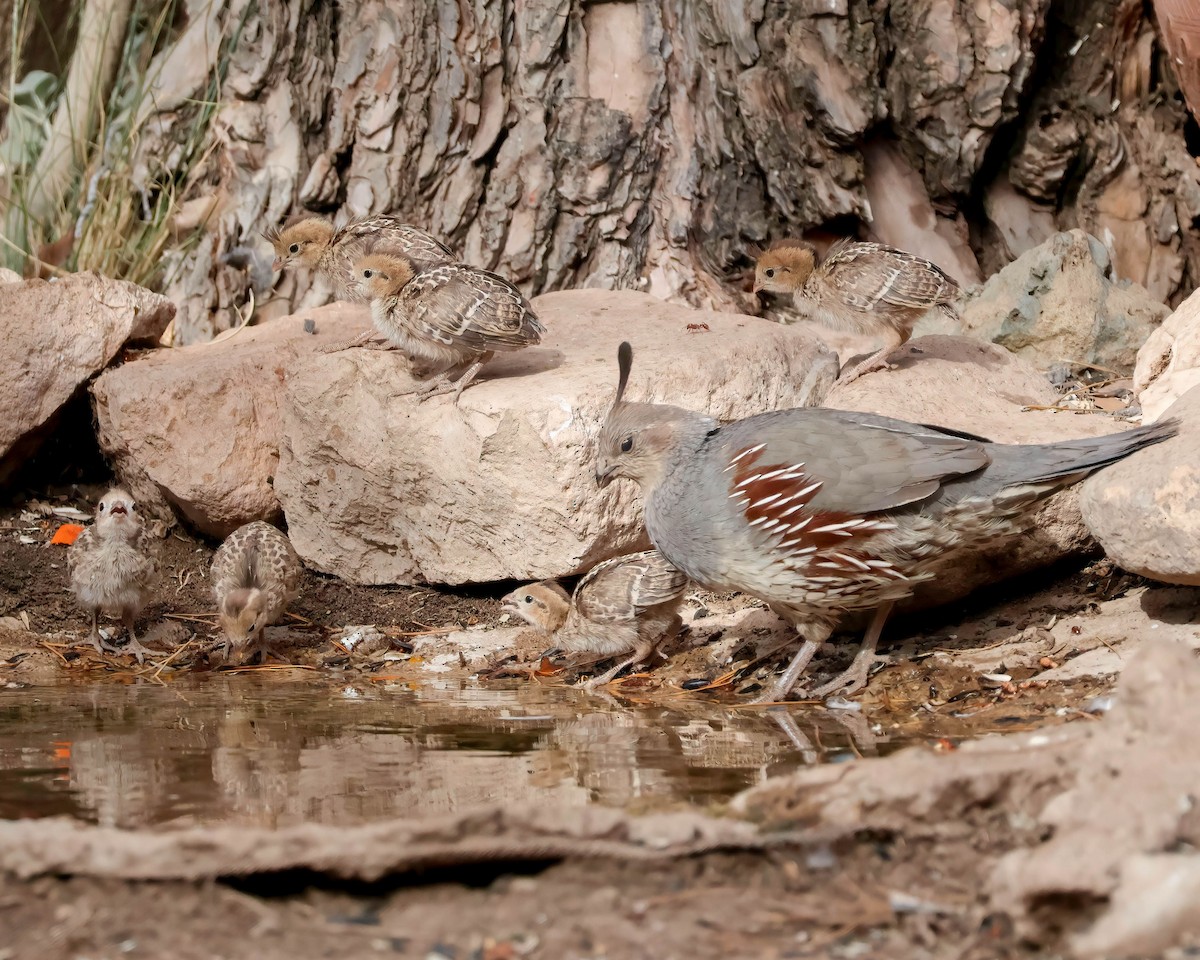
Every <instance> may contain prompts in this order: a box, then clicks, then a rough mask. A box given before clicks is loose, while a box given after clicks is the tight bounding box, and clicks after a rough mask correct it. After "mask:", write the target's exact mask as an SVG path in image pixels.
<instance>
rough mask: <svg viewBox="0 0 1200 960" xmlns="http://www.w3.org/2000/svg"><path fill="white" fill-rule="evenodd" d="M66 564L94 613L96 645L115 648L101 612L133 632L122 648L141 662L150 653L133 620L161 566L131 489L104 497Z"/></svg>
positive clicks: (81, 598) (76, 588)
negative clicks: (105, 636)
mask: <svg viewBox="0 0 1200 960" xmlns="http://www.w3.org/2000/svg"><path fill="white" fill-rule="evenodd" d="M67 567H68V569H69V571H70V575H71V590H72V592H73V593H74V594H75V598H76V599H77V600H78V601H79V605H80V606H81V607H83V609H84V610H86V611H87V612H88V613H90V614H91V617H92V631H91V635H90V638H89V639H90V640H91V643H92V646H94V647H95V648H96V650H97V651H98V652H101V653H103V652H104V651H105V650H110V651H111V650H112V648H110V647H106V646H105V644H104V641H103V640H102V639H101V637H100V615H101V614H105V615H106V616H113V617H120V619H121V622H122V624H124V626H125V629H126V630H127V631H128V632H129V641H128V642H127V643H126V644H125V646H124V647H123V648H122V650H123V652H125V653H132V654H133V655H134V656H136V657H137V659H138V663H142V662H143V661H144V660H145V656H146V654H147V653H150V652H151V651H149V650H147V649H146V648H145V647H143V646H142V645H141V643H139V642H138V638H137V634H136V633H135V632H134V621H135V620H136V619H137V616H138V614H140V613H141V612H142V610H143V609H144V608H145V606H146V604H147V603H149V601H150V599H151V596H152V594H153V589H154V575H155V573H156V572H157V565H156V564H155V562H154V557H153V551H152V547H151V541H150V539H149V537H148V536H147V534H146V529H145V526H144V525H143V523H142V518H141V517H140V516H139V515H138V512H137V504H136V503H134V500H133V497H131V496H130V495H129V494H128V493H127V492H126V491H124V490H122V489H120V488H119V487H114V488H113V489H112V490H109V491H108V492H107V493H106V494H105V495H104V496H103V497H101V499H100V502H99V503H98V504H97V505H96V520H95V522H94V523H93V524H92V525H91V526H90V527H88V528H87V529H86V530H84V531H83V532H82V533H81V534H80V535H79V537H78V538H77V539H76V540H75V542H74V543H73V544H72V545H71V549H70V552H69V553H68V554H67Z"/></svg>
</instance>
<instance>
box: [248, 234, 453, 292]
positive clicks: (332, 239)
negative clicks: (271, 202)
mask: <svg viewBox="0 0 1200 960" xmlns="http://www.w3.org/2000/svg"><path fill="white" fill-rule="evenodd" d="M263 236H265V237H266V239H267V240H269V241H270V243H271V246H272V247H274V248H275V263H274V264H273V266H274V269H276V270H284V269H286V268H287V267H289V266H292V265H293V264H298V265H300V266H304V267H308V268H309V269H312V270H315V271H316V272H317V273H320V274H321V275H322V276H324V277H325V278H326V279H327V280H329V281H330V282H332V283H333V284H334V286H335V288H336V289H337V291H338V295H339V296H341V297H343V298H345V299H347V300H352V301H355V302H358V303H366V302H367V300H368V299H369V298H368V297H367V295H366V294H365V293H364V292H363V290H362V288H361V286H360V285H359V284H358V282H357V279H356V277H355V275H354V264H355V263H356V262H357V261H358V260H359V258H360V257H362V256H363V255H364V254H365V253H366V252H367V250H368V249H370V248H372V247H374V246H376V245H380V244H382V245H384V246H387V247H388V248H390V249H394V250H396V251H398V252H399V253H402V254H404V255H405V256H406V257H408V258H409V259H411V260H412V261H413V263H415V264H418V265H419V266H420V267H425V266H430V265H432V264H435V263H444V262H447V261H452V260H455V259H457V258H456V257H455V255H454V251H452V250H451V249H450V248H449V247H448V246H446V245H445V244H444V243H442V242H441V241H440V240H438V239H437V238H436V237H434V236H432V235H431V234H428V233H426V232H425V231H424V230H421V229H420V228H418V227H414V226H412V225H411V224H408V223H404V222H403V221H402V220H400V219H399V218H397V217H389V216H373V217H361V218H359V219H357V220H351V221H350V222H349V223H347V224H346V225H345V226H343V227H338V228H335V227H334V226H333V223H332V222H330V220H329V219H328V218H326V217H320V216H317V215H315V214H300V215H298V216H296V217H293V218H292V219H290V220H289V221H288V222H287V223H285V224H284V225H283V226H282V227H271V228H269V229H268V230H267V231H265V233H264V234H263Z"/></svg>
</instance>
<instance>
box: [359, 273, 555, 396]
mask: <svg viewBox="0 0 1200 960" xmlns="http://www.w3.org/2000/svg"><path fill="white" fill-rule="evenodd" d="M355 272H356V274H357V275H358V278H359V282H360V283H361V284H362V287H363V290H364V291H366V292H367V293H368V294H369V295H370V297H371V318H372V320H374V321H375V326H376V328H377V329H378V330H379V332H380V333H382V334H384V336H386V337H387V338H388V340H390V341H391V342H392V343H393V344H395V345H396V346H397V347H399V348H400V350H402V351H403V352H404V353H405V354H406V355H407V356H408V357H409V358H410V359H412V360H413V361H415V362H416V363H417V364H422V365H425V364H427V365H428V367H427V368H426V369H425V371H424V372H423V373H424V375H425V376H428V377H430V379H429V380H428V382H427V383H426V384H425V385H424V386H423V387H422V388H421V389H419V390H418V391H417V392H418V393H420V394H422V396H423V397H424V398H428V397H433V396H437V395H438V394H442V393H450V392H453V394H454V401H455V403H457V402H458V398H459V396H460V395H461V394H462V392H463V390H465V389H466V388H467V385H468V384H470V383H471V381H472V380H474V379H475V375H476V374H477V373H479V370H480V368H482V367H483V365H484V364H485V363H487V362H488V360H490V359H491V358H492V356H493V354H495V353H496V352H497V351H513V350H520V349H521V348H522V347H527V346H531V345H534V344H538V343H541V341H542V334H544V333H545V332H546V328H545V327H543V326H542V322H541V321H540V320H539V319H538V317H537V314H535V313H534V312H533V308H532V307H531V306H530V305H529V302H528V301H527V300H526V299H525V298H524V297H523V296H521V291H519V290H518V289H517V288H516V287H514V286H513V285H512V284H511V283H509V282H508V281H507V280H505V279H504V278H503V277H498V276H496V274H494V273H489V272H488V271H486V270H480V269H478V268H476V267H471V266H467V264H465V263H443V264H438V265H436V266H432V267H425V268H424V269H422V268H421V265H420V264H419V263H418V262H416V261H415V260H413V259H412V258H411V257H408V256H406V255H405V254H404V253H403V252H400V251H396V250H387V251H383V250H381V251H378V252H375V253H372V254H370V255H368V256H366V257H364V258H363V259H361V260H359V262H358V264H357V265H356V267H355ZM452 376H456V379H455V380H451V377H452Z"/></svg>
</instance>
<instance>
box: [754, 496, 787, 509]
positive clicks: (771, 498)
mask: <svg viewBox="0 0 1200 960" xmlns="http://www.w3.org/2000/svg"><path fill="white" fill-rule="evenodd" d="M782 496H783V494H782V493H773V494H771V495H770V496H769V497H763V498H762V499H761V500H759V501H758V502H757V503H756V504H754V509H756V510H757V509H758V508H759V507H765V506H766V505H767V504H768V503H774V502H775V501H776V500H778V499H779V498H780V497H782Z"/></svg>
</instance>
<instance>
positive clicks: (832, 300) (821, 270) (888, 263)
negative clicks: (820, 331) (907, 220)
mask: <svg viewBox="0 0 1200 960" xmlns="http://www.w3.org/2000/svg"><path fill="white" fill-rule="evenodd" d="M763 290H765V291H768V292H770V293H790V294H792V295H793V296H794V298H795V301H796V306H797V308H799V310H800V311H801V312H802V313H804V314H805V315H806V316H808V317H809V318H811V319H813V320H815V321H817V322H818V323H821V324H824V325H825V326H827V327H829V328H831V329H833V330H843V331H847V332H852V333H863V334H868V335H871V336H881V337H883V338H885V340H886V343H885V344H884V345H883V347H882V348H881V349H880V350H879V351H878V352H876V353H874V354H872V355H871V356H870V357H868V358H867V359H866V360H864V361H863V362H862V363H860V364H858V366H856V367H855V368H854V369H853V370H850V371H849V372H847V373H845V374H843V375H842V376H841V377H840V378H839V382H840V383H850V382H851V381H853V380H857V379H858V378H859V377H861V376H862V375H863V374H864V373H871V372H872V371H875V370H887V369H890V368H891V364H889V363H888V360H887V358H888V355H889V354H890V353H891V352H892V351H893V350H895V349H896V348H897V347H900V346H902V345H903V344H905V343H907V342H908V339H909V337H911V336H912V331H913V326H914V325H915V324H916V322H917V321H918V320H919V319H920V318H921V317H922V316H923V315H924V314H925V313H926V312H927V311H929V310H931V309H932V308H934V307H938V308H940V309H942V310H945V311H948V312H950V313H951V314H953V312H954V311H953V308H952V307H951V306H950V304H951V303H953V301H954V300H955V299H956V298H957V297H958V294H959V286H958V284H957V283H956V282H955V281H954V279H953V278H952V277H950V276H949V275H948V274H947V273H946V272H945V271H943V270H942V269H941V268H940V267H939V266H937V264H934V263H930V262H929V261H928V260H924V259H922V258H921V257H917V256H914V255H913V254H911V253H905V252H904V251H903V250H897V249H896V248H895V247H887V246H884V245H883V244H881V243H859V242H856V241H852V240H842V241H840V242H838V243H836V244H834V246H833V247H831V248H830V250H829V253H828V255H826V257H825V259H824V260H822V261H821V262H820V263H817V255H816V251H815V250H814V249H813V247H812V246H811V244H807V243H805V242H804V241H802V240H779V241H776V242H775V243H773V244H772V245H771V246H770V247H769V248H768V249H767V250H766V251H765V252H764V253H763V254H762V256H760V257H759V258H758V262H757V263H756V264H755V267H754V292H755V293H758V292H760V291H763Z"/></svg>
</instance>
